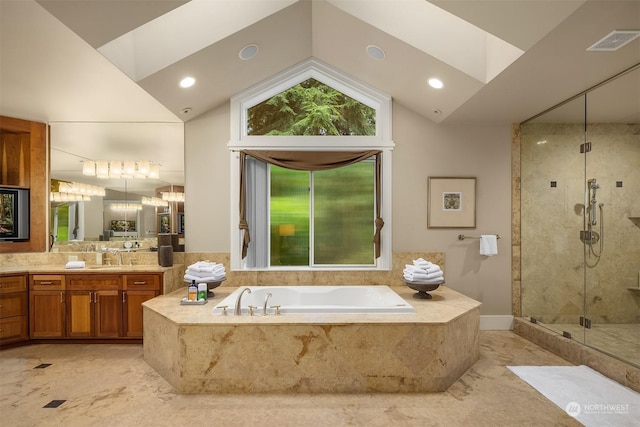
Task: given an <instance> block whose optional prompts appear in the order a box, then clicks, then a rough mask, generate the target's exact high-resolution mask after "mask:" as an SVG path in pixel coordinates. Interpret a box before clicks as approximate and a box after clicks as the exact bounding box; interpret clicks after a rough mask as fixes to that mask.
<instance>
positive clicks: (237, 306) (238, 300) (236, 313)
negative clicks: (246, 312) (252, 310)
mask: <svg viewBox="0 0 640 427" xmlns="http://www.w3.org/2000/svg"><path fill="white" fill-rule="evenodd" d="M245 292H246V293H248V294H250V293H251V289H249V288H244V289H243V290H242V292H240V295H238V299H237V300H236V309H235V310H234V312H233V314H235V315H236V316H240V314H242V313H241V312H240V310H241V308H240V301H241V300H242V295H243V294H244V293H245Z"/></svg>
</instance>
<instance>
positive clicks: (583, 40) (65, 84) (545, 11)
mask: <svg viewBox="0 0 640 427" xmlns="http://www.w3.org/2000/svg"><path fill="white" fill-rule="evenodd" d="M0 24H1V25H0V43H1V45H0V114H2V115H6V116H12V117H18V118H25V119H29V120H37V121H45V122H53V123H55V122H60V123H76V122H91V123H95V122H144V123H148V122H153V123H159V122H163V123H182V122H187V121H189V120H191V119H193V118H195V117H198V116H199V115H201V114H203V113H205V112H207V111H209V110H211V109H213V108H216V107H219V106H221V105H225V104H226V103H227V102H228V100H229V98H230V97H231V96H233V95H234V94H236V93H238V92H240V91H242V90H244V89H246V88H248V87H250V86H252V85H254V84H256V83H259V82H261V81H263V80H264V79H267V78H269V77H272V76H273V75H275V74H277V73H279V72H281V71H283V70H286V69H287V68H289V67H292V66H294V65H295V64H297V63H299V62H301V61H303V60H305V59H307V58H310V57H314V58H316V59H318V60H320V61H322V62H324V63H326V64H328V65H330V66H332V67H334V68H336V69H338V70H340V71H342V72H344V73H346V74H348V75H350V76H352V77H354V78H356V79H359V80H360V81H362V82H364V83H365V84H368V85H370V86H373V87H375V88H376V89H378V90H380V91H382V92H386V93H387V94H389V95H390V96H391V97H392V98H393V101H394V103H397V104H402V105H403V106H404V107H406V108H409V109H411V110H413V111H415V112H416V113H417V114H419V115H421V116H424V117H425V118H426V119H429V120H432V121H433V122H435V123H441V124H443V125H456V124H511V123H518V122H521V121H523V120H526V119H527V118H529V117H531V116H533V115H535V114H537V113H539V112H541V111H543V110H545V109H547V108H549V107H551V106H553V105H554V104H556V103H559V102H561V101H563V100H565V99H567V98H569V97H571V96H573V95H575V94H577V93H579V92H581V91H583V90H585V89H587V88H589V87H591V86H593V85H596V84H598V83H600V82H601V81H603V80H605V79H607V78H609V77H611V76H613V75H615V74H616V73H619V72H621V71H623V70H625V69H628V68H630V67H632V66H634V65H636V64H638V63H640V38H637V39H635V40H633V41H631V42H630V43H628V44H627V45H625V46H623V47H622V48H620V49H619V50H616V51H588V50H587V48H588V47H589V46H591V45H592V44H594V43H595V42H597V41H598V40H600V39H601V38H603V37H604V36H606V35H607V34H609V33H611V32H612V31H613V30H621V29H624V30H640V2H639V1H637V0H632V1H625V0H622V1H618V0H563V1H556V0H518V1H505V0H430V1H426V0H298V1H296V0H191V1H184V0H158V1H153V0H149V1H140V0H118V1H110V0H37V1H35V0H0ZM248 45H255V46H256V47H257V54H256V55H255V56H254V57H253V58H251V59H248V60H243V59H241V58H240V57H239V53H240V51H241V50H242V49H243V48H244V47H246V46H248ZM371 46H375V47H377V48H379V49H380V51H381V52H384V58H382V59H380V58H374V57H371V56H369V55H368V53H367V48H368V47H371ZM639 74H640V72H636V73H635V75H633V76H631V77H630V78H627V79H626V84H624V85H622V84H619V85H618V86H619V88H617V92H616V93H612V94H609V95H608V97H607V99H606V102H601V103H599V104H602V107H603V108H600V111H599V112H598V111H597V108H598V107H595V108H596V109H595V110H592V113H596V112H598V113H600V114H602V117H603V120H607V121H627V122H628V121H638V120H640V77H638V75H639ZM185 76H192V77H194V78H195V79H196V83H195V85H194V86H193V87H191V88H188V89H182V88H180V87H179V85H178V83H179V81H180V80H181V79H182V78H183V77H185ZM431 77H437V78H439V79H440V80H442V81H443V83H444V88H442V89H439V90H436V89H433V88H431V87H430V86H429V85H428V84H427V80H428V79H429V78H431ZM630 94H631V95H630ZM635 94H637V95H638V96H635ZM185 109H189V112H188V113H184V111H185ZM162 133H163V132H160V134H161V135H154V136H153V137H152V138H147V139H148V140H149V141H150V142H149V145H153V144H155V146H156V147H158V146H168V147H170V144H172V140H168V139H167V138H165V139H163V138H162ZM76 134H77V131H76ZM138 140H139V141H140V140H141V139H140V138H138ZM77 141H78V142H76V143H75V147H68V150H70V151H73V150H75V149H78V147H77V146H78V145H80V144H82V143H83V141H86V137H85V139H82V138H77ZM94 141H98V140H97V139H94ZM151 141H153V142H151ZM53 142H54V144H55V143H57V141H53ZM99 145H100V144H99V143H96V144H94V146H99ZM121 145H122V146H121V147H119V149H121V150H124V146H125V145H126V144H121ZM85 146H86V143H85ZM102 146H104V148H105V149H109V150H113V149H114V148H113V146H110V145H109V144H102ZM132 146H133V145H132ZM147 148H148V147H147ZM65 149H67V148H65ZM141 149H142V148H141ZM157 151H158V153H159V155H160V153H161V150H157ZM171 152H173V151H171ZM86 156H88V154H86ZM93 157H94V158H95V157H96V156H93ZM166 157H167V158H165V159H161V160H160V161H161V162H164V164H166V165H170V164H172V163H177V162H180V161H181V160H182V158H181V157H177V158H176V157H175V156H173V157H171V156H166ZM171 167H172V168H173V167H174V166H171ZM175 168H176V169H181V166H180V165H175ZM174 181H175V180H174Z"/></svg>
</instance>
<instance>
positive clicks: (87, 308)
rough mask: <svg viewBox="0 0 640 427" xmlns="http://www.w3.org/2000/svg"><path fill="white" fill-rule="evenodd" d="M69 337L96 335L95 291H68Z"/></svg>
mask: <svg viewBox="0 0 640 427" xmlns="http://www.w3.org/2000/svg"><path fill="white" fill-rule="evenodd" d="M66 293H67V337H70V338H73V337H76V338H91V337H93V335H94V332H93V331H94V316H93V298H94V295H93V294H94V292H93V291H67V292H66Z"/></svg>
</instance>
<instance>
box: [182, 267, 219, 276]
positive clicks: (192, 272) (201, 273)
mask: <svg viewBox="0 0 640 427" xmlns="http://www.w3.org/2000/svg"><path fill="white" fill-rule="evenodd" d="M185 273H186V274H189V275H191V276H196V277H210V276H224V274H225V271H224V268H222V269H219V270H213V271H198V270H192V269H190V268H187V270H186V271H185Z"/></svg>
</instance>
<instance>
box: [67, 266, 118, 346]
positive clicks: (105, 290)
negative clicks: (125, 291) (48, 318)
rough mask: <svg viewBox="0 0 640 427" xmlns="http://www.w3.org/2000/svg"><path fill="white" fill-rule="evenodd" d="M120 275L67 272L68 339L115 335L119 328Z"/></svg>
mask: <svg viewBox="0 0 640 427" xmlns="http://www.w3.org/2000/svg"><path fill="white" fill-rule="evenodd" d="M121 292H122V276H120V275H107V274H91V275H69V276H67V291H66V305H67V307H66V336H67V337H68V338H118V337H120V336H121V330H122V320H121V319H122V302H121Z"/></svg>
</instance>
